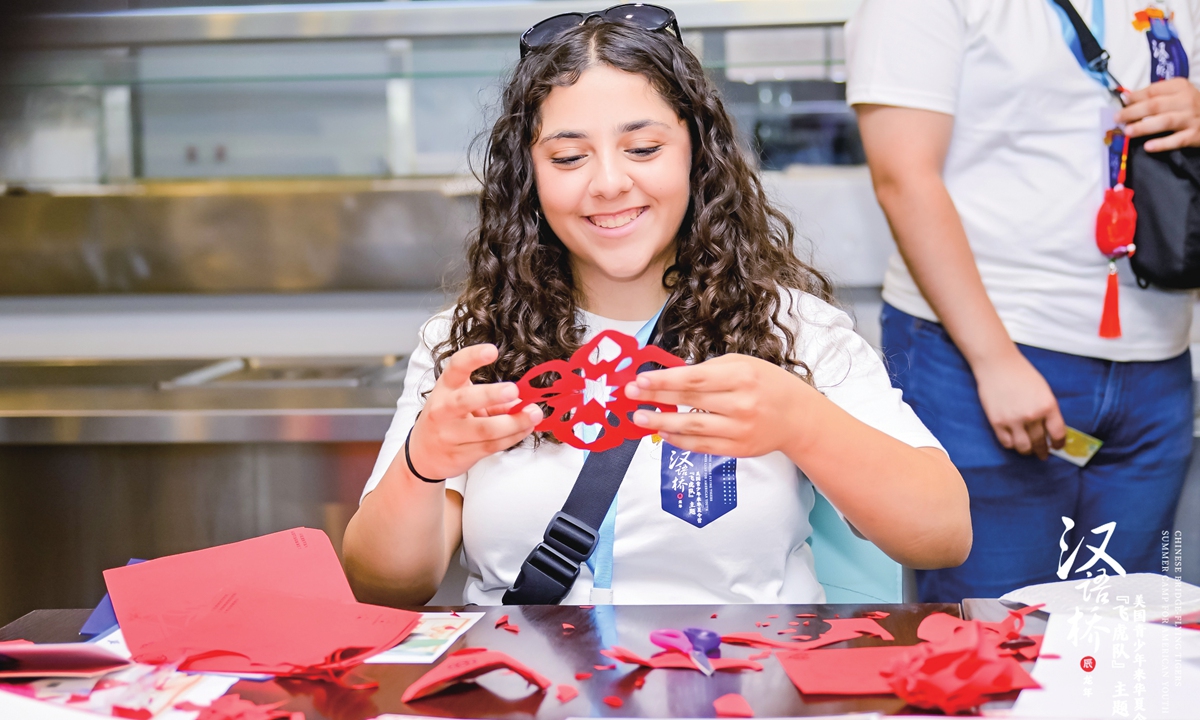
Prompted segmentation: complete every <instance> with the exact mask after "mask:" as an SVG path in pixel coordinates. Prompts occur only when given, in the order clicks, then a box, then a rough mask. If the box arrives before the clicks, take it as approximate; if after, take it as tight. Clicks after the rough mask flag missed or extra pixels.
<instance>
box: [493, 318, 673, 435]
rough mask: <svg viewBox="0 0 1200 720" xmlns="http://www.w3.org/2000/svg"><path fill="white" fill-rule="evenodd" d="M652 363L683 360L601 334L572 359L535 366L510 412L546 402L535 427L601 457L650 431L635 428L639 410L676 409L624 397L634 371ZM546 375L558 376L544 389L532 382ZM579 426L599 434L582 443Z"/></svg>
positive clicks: (666, 364) (609, 333)
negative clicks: (542, 416)
mask: <svg viewBox="0 0 1200 720" xmlns="http://www.w3.org/2000/svg"><path fill="white" fill-rule="evenodd" d="M648 362H652V363H658V364H659V365H661V366H663V367H678V366H680V365H684V364H685V363H684V361H683V360H681V359H680V358H678V357H676V356H674V355H672V354H671V353H669V352H667V351H666V350H663V349H662V348H659V347H655V346H654V345H647V346H646V347H641V348H640V347H638V341H637V339H636V338H633V337H630V336H629V335H626V334H624V333H621V332H617V331H615V330H605V331H604V332H602V333H600V334H598V335H597V336H596V337H594V338H592V339H591V340H590V341H589V342H588V343H586V344H585V345H584V346H583V347H581V348H579V349H578V350H576V351H575V352H574V353H572V355H571V359H570V360H550V361H548V362H544V363H541V364H539V365H536V366H534V367H532V368H530V370H529V371H528V372H527V373H525V375H524V376H523V377H522V378H521V379H520V380H519V381H517V388H518V390H519V392H520V397H521V402H519V403H517V405H516V406H515V407H514V408H512V409H511V410H510V411H509V413H510V414H513V413H518V412H520V411H521V410H523V409H524V408H525V407H526V406H528V405H530V404H532V403H545V404H546V405H547V406H548V407H549V412H548V413H547V414H546V417H545V419H544V420H542V422H540V423H538V426H537V430H538V431H539V432H550V433H553V435H554V437H556V438H558V439H559V440H561V441H562V442H564V443H566V444H567V445H570V446H572V447H575V448H579V449H581V450H592V451H595V452H601V451H604V450H608V449H610V448H614V447H616V446H618V445H620V444H621V443H622V442H624V441H625V440H636V439H638V438H642V437H645V436H647V435H650V434H652V433H653V432H654V431H653V430H649V429H646V428H642V427H639V426H637V425H634V424H633V421H632V420H630V416H631V415H632V414H633V411H635V410H637V409H638V407H639V406H651V407H655V408H657V409H659V410H663V411H666V412H674V411H675V409H676V408H675V406H674V405H665V404H662V403H652V402H647V401H644V400H643V401H636V400H633V399H632V398H628V397H626V396H625V386H626V385H628V384H629V383H631V382H633V381H634V380H635V379H636V378H637V371H638V368H639V367H641V366H642V365H644V364H646V363H648ZM547 373H554V374H557V375H558V379H557V380H555V381H554V382H553V383H551V384H550V385H549V386H548V387H535V386H534V385H533V381H534V380H537V379H538V378H540V377H541V376H543V375H545V374H547ZM577 426H598V427H599V428H600V435H599V436H598V437H597V438H596V439H595V440H593V441H592V442H590V443H589V442H584V441H583V440H582V439H581V438H580V437H579V436H577V435H576V434H575V429H576V427H577Z"/></svg>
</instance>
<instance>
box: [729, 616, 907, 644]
mask: <svg viewBox="0 0 1200 720" xmlns="http://www.w3.org/2000/svg"><path fill="white" fill-rule="evenodd" d="M826 622H828V623H829V624H830V625H831V626H832V627H831V628H830V629H829V630H827V631H825V632H824V633H822V634H821V636H820V637H817V638H814V639H811V640H803V639H801V638H798V637H793V639H792V640H791V641H783V640H768V639H767V638H765V637H763V636H762V634H761V633H752V632H746V633H730V634H728V635H723V636H722V637H721V642H727V643H731V644H734V645H749V646H751V647H759V648H764V647H767V648H778V649H781V650H797V649H807V650H811V649H813V648H818V647H823V646H825V645H832V644H833V643H838V642H842V641H843V640H853V639H854V638H857V637H859V636H862V635H873V636H875V637H877V638H881V639H883V640H889V641H890V640H895V639H896V638H895V637H893V636H892V634H891V633H890V632H888V631H887V630H886V629H884V628H883V626H882V625H880V624H879V623H877V622H875V621H874V620H872V619H870V618H842V619H835V620H826Z"/></svg>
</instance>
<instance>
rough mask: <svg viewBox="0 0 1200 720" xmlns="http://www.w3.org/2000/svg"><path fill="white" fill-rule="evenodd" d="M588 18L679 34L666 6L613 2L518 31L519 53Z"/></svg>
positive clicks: (675, 22) (558, 16) (549, 39)
mask: <svg viewBox="0 0 1200 720" xmlns="http://www.w3.org/2000/svg"><path fill="white" fill-rule="evenodd" d="M592 18H600V19H601V20H604V21H606V22H617V23H624V24H626V25H632V26H634V27H638V28H641V29H642V30H646V31H649V32H660V31H662V30H667V29H670V30H671V32H672V33H673V34H674V35H675V37H676V38H677V39H679V38H681V36H680V34H679V22H678V21H677V20H676V19H675V13H673V12H671V11H670V10H669V9H667V8H665V7H659V6H658V5H647V4H645V3H626V4H624V5H613V6H612V7H610V8H608V9H606V10H601V11H600V12H594V13H580V12H572V13H563V14H561V15H555V16H553V17H548V18H546V19H545V20H543V21H541V22H539V23H537V24H536V25H534V26H533V27H531V28H529V29H528V30H526V31H525V32H524V33H522V34H521V57H525V56H526V55H527V54H528V53H529V52H530V51H531V50H537V49H538V48H543V47H545V46H547V45H549V44H550V43H551V42H553V41H554V39H555V38H557V37H558V36H559V35H562V34H563V33H564V32H566V31H567V30H570V29H571V28H573V27H578V26H579V25H582V24H584V23H585V22H587V21H588V20H591V19H592Z"/></svg>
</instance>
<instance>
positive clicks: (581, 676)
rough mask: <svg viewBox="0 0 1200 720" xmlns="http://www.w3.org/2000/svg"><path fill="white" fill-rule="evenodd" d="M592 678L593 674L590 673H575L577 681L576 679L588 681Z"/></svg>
mask: <svg viewBox="0 0 1200 720" xmlns="http://www.w3.org/2000/svg"><path fill="white" fill-rule="evenodd" d="M591 676H592V674H591V673H590V672H577V673H575V679H576V680H587V679H588V678H590V677H591Z"/></svg>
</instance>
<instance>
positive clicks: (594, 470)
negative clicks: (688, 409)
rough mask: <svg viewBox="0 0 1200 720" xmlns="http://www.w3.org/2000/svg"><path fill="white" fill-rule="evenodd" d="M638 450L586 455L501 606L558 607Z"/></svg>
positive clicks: (627, 445) (625, 447)
mask: <svg viewBox="0 0 1200 720" xmlns="http://www.w3.org/2000/svg"><path fill="white" fill-rule="evenodd" d="M660 322H661V320H660ZM657 337H658V325H655V327H654V331H653V332H651V333H650V339H649V340H648V341H647V344H648V345H653V344H654V342H655V340H656V339H657ZM657 367H658V365H657V364H656V363H646V364H644V365H642V366H641V367H640V368H638V372H639V373H640V372H645V371H646V370H653V369H656V368H657ZM640 444H641V440H626V441H625V442H623V443H621V444H620V445H618V446H617V447H615V448H612V449H610V450H605V451H604V452H593V453H589V454H588V457H587V460H585V461H584V463H583V469H582V470H580V471H579V476H578V477H576V478H575V486H574V487H572V488H571V494H570V495H568V496H567V500H566V502H564V503H563V507H562V510H560V511H559V512H558V513H557V514H555V516H554V518H553V519H552V520H550V524H549V525H547V526H546V532H545V534H544V535H543V536H542V542H540V543H538V544H537V547H535V548H534V549H533V552H531V553H529V557H527V558H525V562H524V563H522V565H521V572H520V573H519V574H518V575H517V579H516V582H514V583H513V586H512V587H511V588H509V589H508V590H506V591H505V592H504V599H503V602H504V604H505V605H557V604H558V603H560V602H562V599H563V598H564V597H566V596H567V593H568V592H570V590H571V586H572V585H574V584H575V578H577V577H578V576H579V566H580V565H582V564H583V563H584V562H587V559H588V558H590V557H591V556H592V553H593V552H595V551H596V545H597V544H598V543H599V541H600V525H601V524H602V523H603V522H604V516H605V515H607V514H608V509H609V508H610V507H611V506H612V503H613V500H614V499H615V498H616V497H617V490H619V489H620V488H621V482H622V481H623V480H624V479H625V473H626V471H627V470H629V464H630V463H631V462H633V456H634V454H635V453H636V452H637V449H638V445H640Z"/></svg>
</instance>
